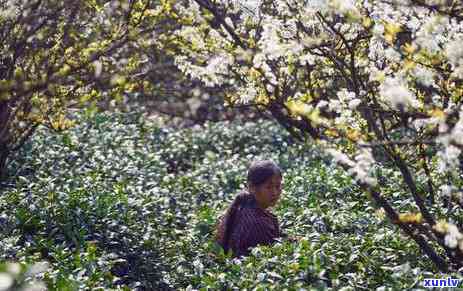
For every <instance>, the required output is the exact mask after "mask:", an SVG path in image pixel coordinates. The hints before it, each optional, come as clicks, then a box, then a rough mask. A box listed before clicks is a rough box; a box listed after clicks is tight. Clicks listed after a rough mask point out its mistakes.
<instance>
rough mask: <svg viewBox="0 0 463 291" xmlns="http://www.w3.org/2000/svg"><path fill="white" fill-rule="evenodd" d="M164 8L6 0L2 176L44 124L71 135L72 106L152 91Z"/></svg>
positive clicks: (0, 66) (1, 4) (140, 0)
mask: <svg viewBox="0 0 463 291" xmlns="http://www.w3.org/2000/svg"><path fill="white" fill-rule="evenodd" d="M162 2H163V1H160V2H159V1H150V0H134V1H118V0H114V1H93V0H76V1H55V0H35V1H9V0H2V1H0V38H1V45H0V53H1V57H0V177H1V176H4V174H5V173H4V171H5V167H6V164H7V161H8V160H11V159H9V158H8V157H9V156H10V155H11V154H12V153H14V152H15V151H16V150H17V149H19V148H20V147H21V146H22V145H23V144H24V142H25V141H26V140H27V139H28V138H29V137H30V136H31V134H32V133H33V132H34V130H35V128H36V127H37V126H38V125H39V124H43V125H46V126H49V127H50V128H53V129H55V130H61V129H65V128H67V127H69V126H70V125H72V122H71V121H70V120H68V119H67V114H66V113H67V110H68V109H69V108H72V107H87V108H96V107H95V105H96V101H98V100H101V99H102V98H106V97H110V98H111V99H113V100H116V101H120V100H122V99H123V98H126V97H127V96H128V94H130V93H131V92H134V91H136V92H139V93H143V92H145V91H146V92H151V91H152V90H153V86H152V84H151V83H149V82H147V81H145V80H146V79H147V78H146V77H144V76H145V75H146V74H147V72H150V69H152V67H153V66H154V65H155V64H153V62H149V61H148V57H147V55H146V51H150V54H151V55H152V54H153V52H156V43H155V40H156V38H155V37H154V35H155V34H156V33H158V32H160V31H162V29H165V28H168V27H169V20H168V19H166V18H165V17H163V15H165V13H164V9H165V6H164V5H162ZM161 24H162V25H161ZM165 73H166V72H165Z"/></svg>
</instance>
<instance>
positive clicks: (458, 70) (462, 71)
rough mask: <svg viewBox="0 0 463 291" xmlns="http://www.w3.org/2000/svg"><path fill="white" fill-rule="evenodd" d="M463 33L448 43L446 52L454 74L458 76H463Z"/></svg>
mask: <svg viewBox="0 0 463 291" xmlns="http://www.w3.org/2000/svg"><path fill="white" fill-rule="evenodd" d="M462 44H463V34H460V35H459V36H458V37H457V38H456V39H454V40H453V41H451V42H449V43H447V45H446V46H445V53H446V55H447V58H448V60H449V63H450V64H451V65H452V68H453V70H454V71H453V74H454V75H455V76H456V77H458V78H463V45H462Z"/></svg>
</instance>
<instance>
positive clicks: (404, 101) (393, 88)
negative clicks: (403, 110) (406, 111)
mask: <svg viewBox="0 0 463 291" xmlns="http://www.w3.org/2000/svg"><path fill="white" fill-rule="evenodd" d="M380 94H381V95H382V96H383V97H384V98H385V99H386V100H387V101H388V102H389V103H390V104H391V105H392V106H393V107H395V108H399V105H404V107H407V106H410V107H414V108H418V107H419V106H420V103H419V102H418V100H417V99H416V97H415V95H414V94H413V93H412V92H411V91H410V89H408V87H407V86H406V84H405V82H404V81H403V80H401V79H399V78H392V77H387V78H386V80H385V81H384V83H383V84H381V86H380Z"/></svg>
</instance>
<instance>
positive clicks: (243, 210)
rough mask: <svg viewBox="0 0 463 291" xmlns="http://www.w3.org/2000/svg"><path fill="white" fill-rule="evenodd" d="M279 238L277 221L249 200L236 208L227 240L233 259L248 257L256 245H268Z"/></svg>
mask: <svg viewBox="0 0 463 291" xmlns="http://www.w3.org/2000/svg"><path fill="white" fill-rule="evenodd" d="M280 236H281V233H280V227H279V224H278V219H277V217H276V216H275V215H273V214H272V213H271V212H270V211H268V210H264V209H262V208H260V207H259V206H258V205H257V201H256V200H255V199H250V200H249V201H247V202H246V203H245V204H244V205H241V206H240V207H239V208H238V211H237V213H236V218H235V220H234V223H233V228H232V232H231V235H230V240H229V243H228V245H229V247H230V248H231V249H232V250H233V254H234V256H235V257H238V256H241V255H248V254H249V253H250V251H251V249H252V248H253V247H255V246H257V245H269V244H272V243H274V242H275V238H278V237H280Z"/></svg>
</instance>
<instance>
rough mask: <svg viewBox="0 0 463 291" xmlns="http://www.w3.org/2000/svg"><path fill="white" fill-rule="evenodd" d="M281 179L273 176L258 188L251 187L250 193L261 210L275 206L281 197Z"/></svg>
mask: <svg viewBox="0 0 463 291" xmlns="http://www.w3.org/2000/svg"><path fill="white" fill-rule="evenodd" d="M281 180H282V179H281V177H280V176H279V175H278V174H275V175H273V176H272V177H271V178H269V179H267V181H265V182H264V183H263V184H261V185H259V186H254V187H252V186H251V189H250V190H251V192H253V193H254V195H255V197H256V200H257V203H258V204H259V206H260V207H262V208H264V209H265V208H268V207H271V206H275V205H276V204H277V202H278V200H279V199H280V195H281Z"/></svg>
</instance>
